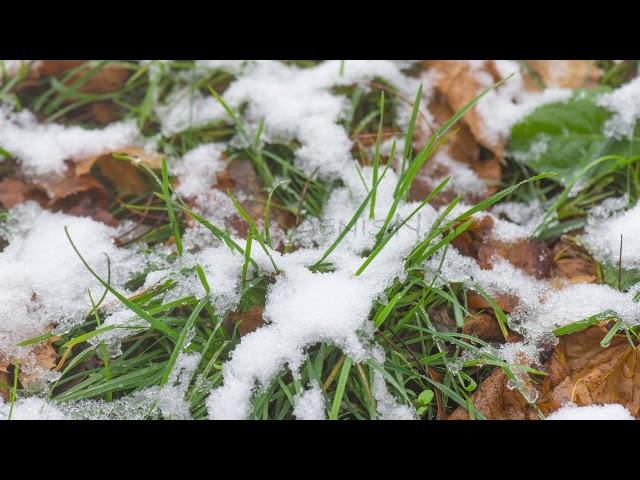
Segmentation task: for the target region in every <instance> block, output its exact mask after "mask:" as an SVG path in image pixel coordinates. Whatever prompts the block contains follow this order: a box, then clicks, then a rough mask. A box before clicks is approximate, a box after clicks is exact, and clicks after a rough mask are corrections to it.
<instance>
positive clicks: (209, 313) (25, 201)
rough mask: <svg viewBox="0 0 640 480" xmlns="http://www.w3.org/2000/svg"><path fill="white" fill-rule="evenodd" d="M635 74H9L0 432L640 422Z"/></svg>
mask: <svg viewBox="0 0 640 480" xmlns="http://www.w3.org/2000/svg"><path fill="white" fill-rule="evenodd" d="M637 74H638V62H636V61H627V60H625V61H619V60H606V61H593V60H573V61H559V60H554V61H543V60H535V61H534V60H528V61H524V60H521V61H513V60H487V61H480V60H473V61H461V60H452V61H443V60H421V61H386V60H385V61H377V60H375V61H373V60H372V61H340V60H336V61H293V60H291V61H243V60H238V61H229V60H224V61H222V60H198V61H156V60H154V61H75V60H67V61H48V60H34V61H26V60H23V61H16V60H11V61H3V62H2V63H0V282H1V284H2V286H3V288H2V290H1V291H0V418H10V419H22V418H28V419H34V418H36V419H63V418H64V419H104V418H109V419H147V418H163V419H299V420H301V419H309V420H310V419H416V420H417V419H421V420H447V419H450V420H453V419H529V420H535V419H545V418H549V419H574V418H593V419H633V418H637V417H638V416H639V415H640V371H639V370H638V368H637V365H638V362H637V361H636V360H637V355H638V350H637V345H638V341H639V337H638V325H640V304H638V303H637V299H638V297H639V296H640V248H638V246H637V245H636V244H635V243H634V239H635V238H637V236H638V235H639V234H640V206H637V198H638V192H639V189H640V167H639V165H640V147H639V146H638V145H640V143H639V142H638V132H639V131H640V130H639V127H638V119H639V118H640V79H639V78H637ZM636 380H637V381H636ZM636 385H638V386H639V389H638V390H636V389H635V387H636Z"/></svg>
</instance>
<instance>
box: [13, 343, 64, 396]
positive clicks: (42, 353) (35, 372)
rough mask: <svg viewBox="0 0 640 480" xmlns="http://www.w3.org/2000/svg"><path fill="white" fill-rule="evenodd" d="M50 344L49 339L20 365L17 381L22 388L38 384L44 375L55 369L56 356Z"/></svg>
mask: <svg viewBox="0 0 640 480" xmlns="http://www.w3.org/2000/svg"><path fill="white" fill-rule="evenodd" d="M51 343H52V339H49V340H48V341H46V342H44V343H41V344H39V345H37V346H36V347H35V348H34V349H33V350H32V351H31V355H29V356H28V357H27V358H26V359H25V361H24V364H22V365H21V368H20V375H19V379H20V384H21V385H22V387H23V388H29V387H31V386H33V385H37V384H39V383H40V382H41V381H42V376H43V374H44V373H46V372H47V371H49V370H54V369H55V367H56V363H57V358H58V354H57V353H56V351H55V349H54V348H53V345H51Z"/></svg>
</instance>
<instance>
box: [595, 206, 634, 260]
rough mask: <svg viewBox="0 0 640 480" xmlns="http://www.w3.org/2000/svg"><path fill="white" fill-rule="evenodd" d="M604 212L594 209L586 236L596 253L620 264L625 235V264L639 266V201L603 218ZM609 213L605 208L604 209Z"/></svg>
mask: <svg viewBox="0 0 640 480" xmlns="http://www.w3.org/2000/svg"><path fill="white" fill-rule="evenodd" d="M601 213H602V212H596V213H595V214H594V213H592V214H591V216H590V219H589V223H588V226H587V229H586V235H585V237H584V240H585V242H586V243H587V245H588V247H589V249H590V251H591V252H592V253H593V254H594V256H595V257H596V258H597V259H598V260H600V261H602V262H605V263H609V264H611V265H617V264H618V261H619V258H620V241H621V239H620V237H622V266H623V268H638V267H640V248H639V247H638V244H637V239H638V238H640V204H637V205H636V206H635V207H633V208H631V209H629V210H627V211H625V212H619V213H614V214H613V215H611V216H610V217H609V218H604V217H603V216H602V215H601ZM605 214H606V212H605Z"/></svg>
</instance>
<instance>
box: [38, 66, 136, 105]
mask: <svg viewBox="0 0 640 480" xmlns="http://www.w3.org/2000/svg"><path fill="white" fill-rule="evenodd" d="M85 63H87V61H86V60H42V61H40V62H38V63H36V64H35V65H34V67H33V68H32V70H31V75H32V77H35V78H42V77H48V76H62V75H63V74H65V73H67V72H69V71H71V70H73V69H75V68H77V67H80V66H81V65H83V64H85ZM91 69H92V67H91V66H89V65H87V66H86V67H85V68H81V69H79V70H78V72H76V73H74V74H73V75H72V76H71V77H70V78H69V79H68V80H66V81H65V85H67V86H69V85H73V84H74V83H75V82H77V81H78V80H79V79H80V78H82V77H83V76H85V75H86V74H87V73H89V72H90V71H91ZM128 77H129V70H128V69H126V68H124V67H122V66H120V65H116V64H107V65H105V66H104V67H102V68H101V69H100V70H98V71H97V72H96V73H95V74H94V75H92V76H91V77H90V78H89V79H88V80H87V82H86V83H85V84H84V85H82V86H81V87H80V88H79V89H78V90H79V91H80V92H82V93H110V92H114V91H116V90H118V89H119V88H120V87H122V85H124V82H125V81H126V80H127V78H128ZM73 99H74V97H70V99H68V100H67V101H73Z"/></svg>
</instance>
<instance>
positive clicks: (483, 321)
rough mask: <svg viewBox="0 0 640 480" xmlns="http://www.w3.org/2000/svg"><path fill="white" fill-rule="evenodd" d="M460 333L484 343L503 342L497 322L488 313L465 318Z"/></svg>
mask: <svg viewBox="0 0 640 480" xmlns="http://www.w3.org/2000/svg"><path fill="white" fill-rule="evenodd" d="M462 333H464V334H467V335H472V336H474V337H477V338H479V339H480V340H484V341H485V342H504V336H503V335H502V331H501V330H500V325H499V324H498V320H496V318H495V317H494V316H493V315H491V314H489V313H476V314H474V315H470V316H468V317H467V318H465V320H464V326H463V327H462Z"/></svg>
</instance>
